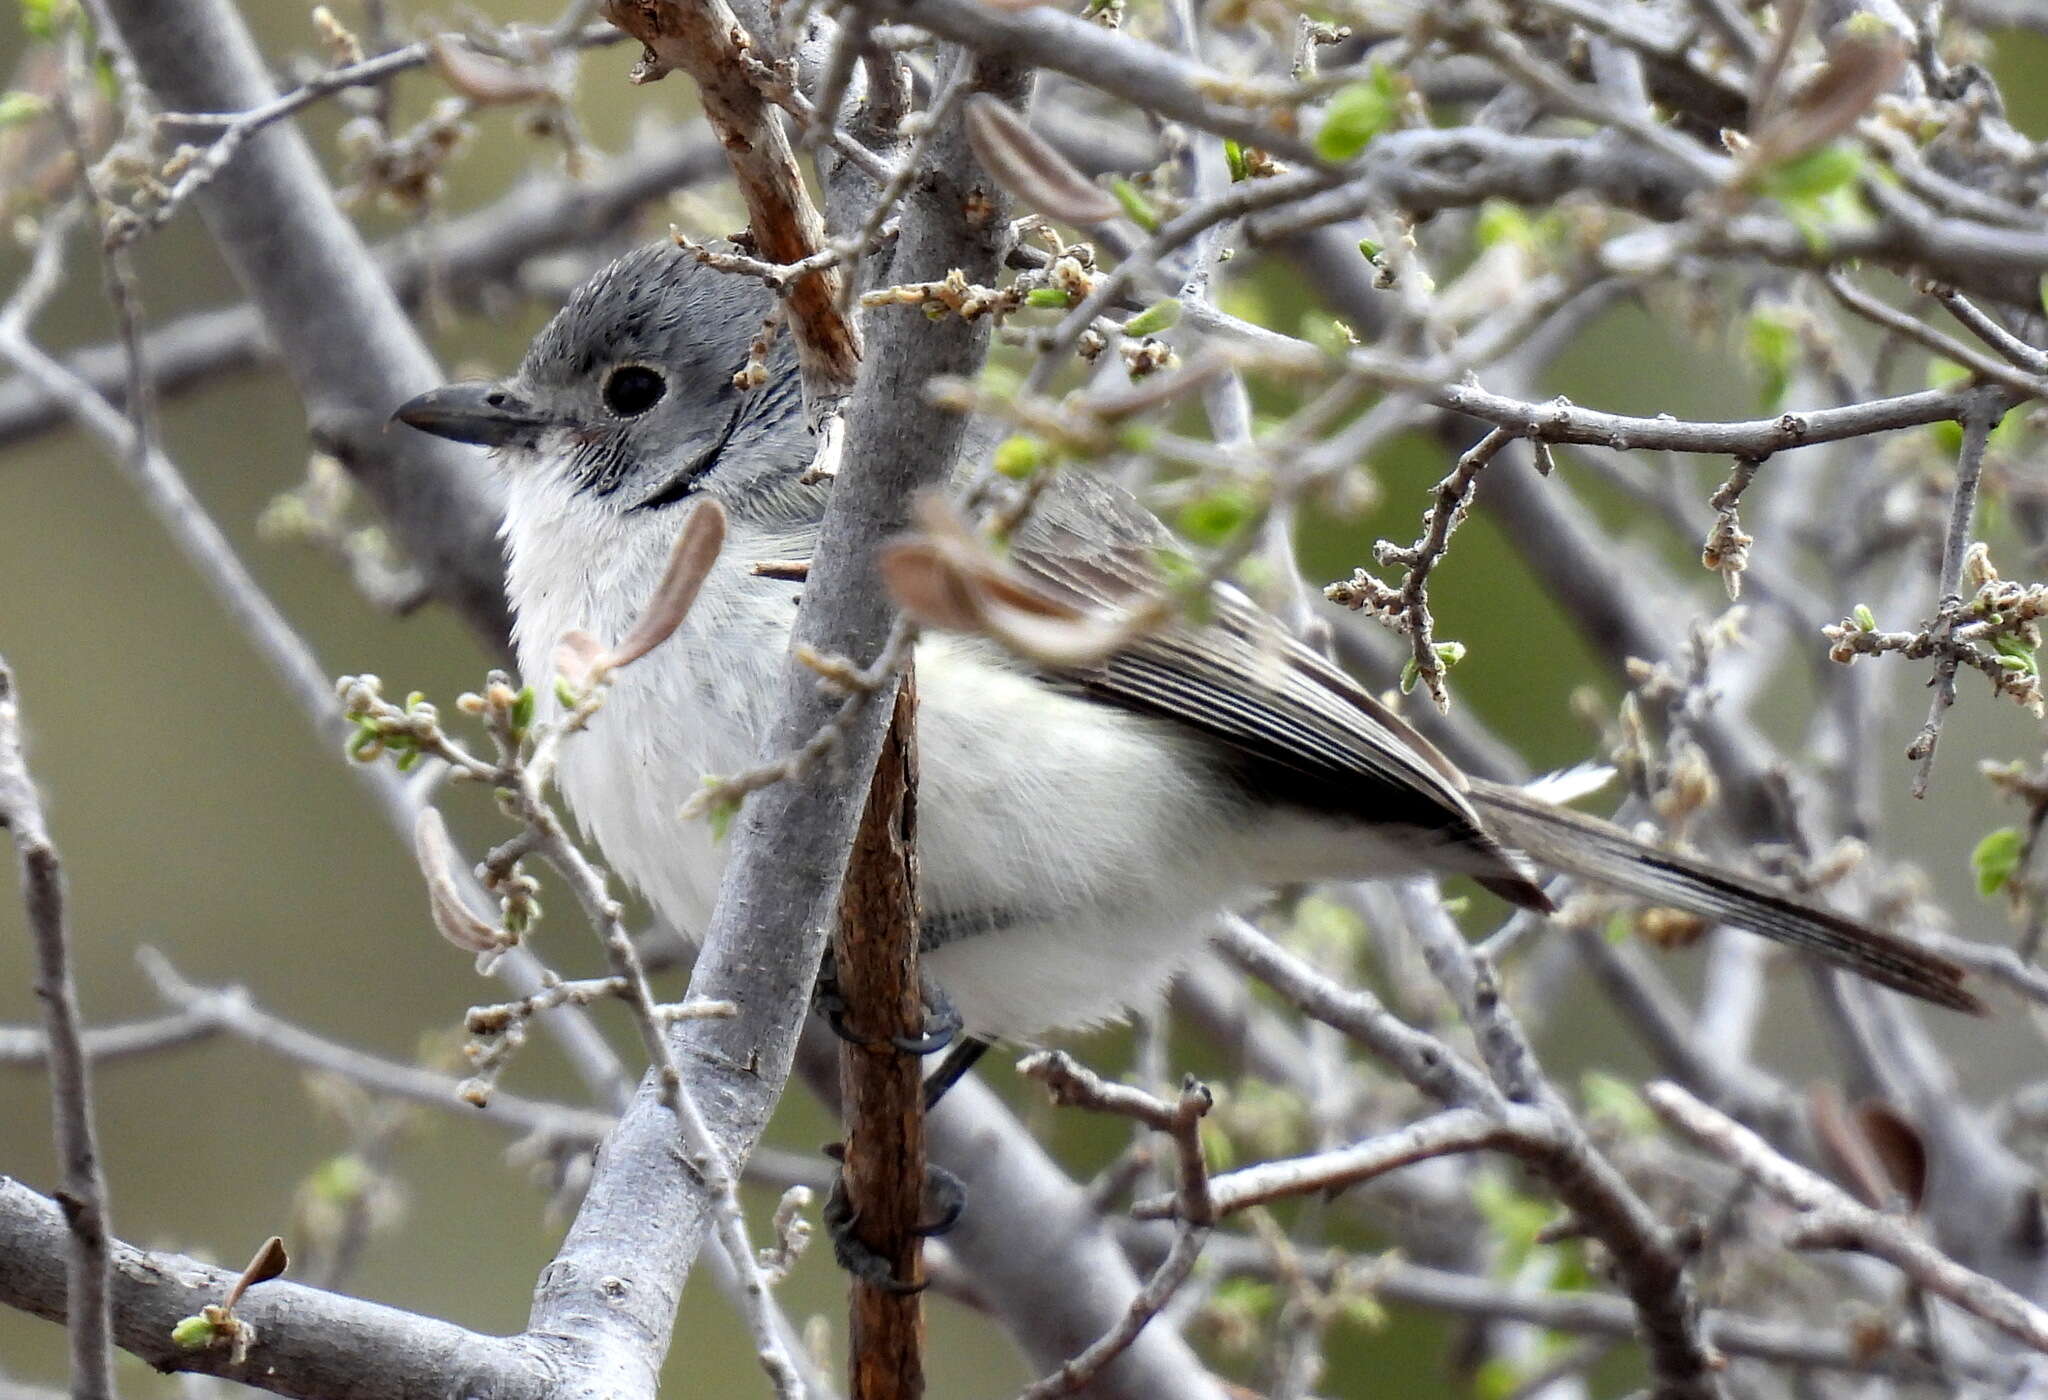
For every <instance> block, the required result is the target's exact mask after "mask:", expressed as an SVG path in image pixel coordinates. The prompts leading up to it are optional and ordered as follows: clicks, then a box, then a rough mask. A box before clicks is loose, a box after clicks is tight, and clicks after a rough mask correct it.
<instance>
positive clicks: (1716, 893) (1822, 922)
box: [1471, 780, 1985, 1016]
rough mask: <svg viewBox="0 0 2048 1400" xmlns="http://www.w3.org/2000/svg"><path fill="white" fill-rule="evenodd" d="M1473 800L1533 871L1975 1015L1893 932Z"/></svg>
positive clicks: (1940, 969)
mask: <svg viewBox="0 0 2048 1400" xmlns="http://www.w3.org/2000/svg"><path fill="white" fill-rule="evenodd" d="M1471 797H1472V802H1473V804H1474V805H1475V806H1476V807H1478V809H1479V812H1480V815H1481V817H1482V819H1483V820H1484V821H1485V823H1486V826H1487V829H1488V830H1489V831H1491V832H1492V833H1493V834H1494V835H1495V836H1498V837H1499V838H1500V840H1501V842H1502V844H1503V845H1507V846H1510V847H1513V848H1515V849H1517V850H1519V851H1521V852H1523V853H1524V854H1526V855H1527V856H1528V857H1529V858H1530V859H1531V860H1533V861H1535V862H1536V863H1537V864H1538V865H1544V866H1548V867H1550V868H1552V869H1554V870H1560V871H1563V872H1564V873H1566V874H1568V875H1579V876H1583V877H1585V878H1586V879H1588V880H1594V881H1597V882H1598V883H1600V884H1603V885H1607V886H1610V887H1611V888H1613V889H1617V890H1620V891H1622V892H1623V893H1625V894H1631V895H1634V896H1636V897H1637V898H1639V899H1644V900H1649V901H1651V902H1652V903H1656V904H1663V905H1670V906H1672V907H1674V908H1678V909H1683V910H1685V911H1686V912H1688V913H1692V914H1698V915H1701V916H1703V917H1705V918H1709V919H1713V920H1715V921H1716V922H1719V923H1725V924H1733V925H1734V926H1735V927H1736V928H1741V929H1747V930H1748V931H1749V932H1751V933H1756V934H1761V935H1763V936H1764V937H1765V938H1769V939H1774V940H1776V941H1777V942H1779V943H1783V944H1786V945H1788V946H1789V947H1793V948H1798V949H1801V950H1802V951H1804V952H1808V953H1812V954H1815V955H1816V956H1818V957H1821V958H1824V959H1826V960H1827V961H1828V962H1831V963H1833V964H1834V965H1835V966H1836V967H1839V968H1844V969H1846V970H1848V971H1850V972H1853V973H1856V974H1857V975H1858V976H1861V977H1867V978H1869V979H1870V980H1871V981H1873V982H1878V983H1882V984H1883V985H1884V986H1887V987H1891V988H1893V989H1895V990H1897V991H1901V992H1906V993H1909V994H1910V995H1913V996H1916V997H1919V998H1921V999H1922V1000H1925V1001H1931V1002H1934V1003H1935V1004H1937V1005H1940V1006H1947V1007H1951V1008H1953V1009H1954V1010H1957V1011H1967V1012H1970V1013H1972V1014H1973V1015H1978V1016H1981V1015H1983V1014H1984V1012H1985V1007H1984V1003H1983V1002H1981V1001H1979V1000H1978V999H1977V997H1976V996H1975V995H1974V994H1973V993H1972V992H1971V991H1970V990H1969V989H1968V988H1967V987H1965V986H1964V985H1963V981H1964V978H1965V976H1966V975H1967V974H1966V973H1965V971H1964V969H1963V968H1962V967H1961V966H1960V965H1959V964H1957V963H1954V962H1951V961H1950V960H1949V959H1947V958H1945V957H1942V956H1941V955H1940V954H1939V953H1934V952H1930V951H1929V950H1927V949H1925V948H1922V947H1921V946H1920V945H1919V944H1917V943H1909V942H1907V941H1906V940H1905V939H1903V938H1900V937H1898V936H1896V935H1894V934H1889V933H1886V932H1884V931H1883V930H1881V929H1876V928H1872V927H1871V926H1870V925H1868V924H1862V923H1858V922H1857V921H1856V920H1854V919H1849V918H1845V917H1843V916H1842V915H1840V914H1837V913H1834V912H1833V911H1831V910H1828V909H1823V908H1821V907H1820V906H1819V905H1817V904H1809V903H1807V902H1806V901H1805V900H1802V899H1798V898H1796V897H1794V896H1792V895H1788V894H1781V893H1779V892H1778V891H1776V890H1772V889H1769V888H1767V887H1766V886H1764V885H1761V884H1758V883H1757V882H1756V881H1755V880H1752V879H1750V878H1748V877H1747V876H1743V875H1738V874H1736V873H1735V872H1733V871H1730V870H1723V869H1721V868H1720V867H1718V866H1714V865H1710V864H1708V863H1707V862H1705V861H1702V860H1695V859H1693V858H1692V857H1691V856H1684V855H1678V854H1676V853H1674V852H1671V851H1664V850H1659V849H1658V848H1656V847H1655V846H1650V845H1646V844H1645V843H1643V842H1641V841H1638V840H1636V839H1635V838H1634V837H1633V836H1630V835H1629V834H1628V833H1627V832H1625V831H1623V830H1622V829H1621V828H1620V827H1618V826H1615V825H1614V824H1613V823H1611V822H1604V821H1601V820H1600V819H1599V818H1598V817H1589V816H1587V815H1586V814H1584V813H1583V812H1574V811H1571V810H1570V809H1568V808H1564V807H1559V806H1557V805H1556V804H1555V803H1551V802H1547V801H1545V800H1544V799H1542V798H1540V797H1537V796H1535V795H1533V794H1531V793H1527V792H1524V791H1522V789H1520V788H1516V787H1508V786H1505V785H1503V784H1500V783H1487V782H1480V781H1477V780H1475V781H1474V782H1473V784H1472V790H1471Z"/></svg>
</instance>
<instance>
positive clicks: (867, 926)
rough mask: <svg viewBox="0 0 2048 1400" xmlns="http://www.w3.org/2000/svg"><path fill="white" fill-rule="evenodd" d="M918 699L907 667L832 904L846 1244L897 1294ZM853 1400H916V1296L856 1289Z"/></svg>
mask: <svg viewBox="0 0 2048 1400" xmlns="http://www.w3.org/2000/svg"><path fill="white" fill-rule="evenodd" d="M916 703H917V696H916V686H915V684H914V678H913V676H912V674H911V672H910V670H909V668H908V666H907V665H906V667H905V670H904V674H903V681H902V684H901V685H900V686H899V687H898V688H897V691H896V712H895V715H894V717H893V718H892V720H891V721H890V726H889V736H888V738H887V740H886V741H884V743H883V746H882V754H881V758H880V759H879V761H878V762H877V763H876V765H875V778H874V782H873V784H872V785H871V786H870V787H869V789H868V801H867V807H866V809H865V810H864V811H863V812H862V814H861V821H860V832H859V834H858V835H857V836H856V837H855V838H854V843H853V854H852V858H851V861H850V863H849V864H848V866H847V871H846V883H845V885H844V887H843V888H842V889H841V891H840V896H839V931H838V933H837V935H836V936H835V937H834V939H833V954H834V957H835V959H836V961H837V964H838V975H839V993H840V995H841V997H842V998H843V999H844V1001H845V1006H846V1016H845V1026H846V1029H847V1031H848V1032H849V1033H850V1034H851V1035H852V1036H854V1037H857V1038H858V1039H857V1040H855V1039H848V1040H846V1041H845V1042H843V1043H842V1045H841V1046H840V1051H839V1084H840V1095H841V1098H842V1101H843V1102H844V1104H845V1114H846V1155H845V1159H844V1189H845V1192H846V1197H847V1201H848V1203H849V1204H850V1205H851V1206H852V1207H853V1209H854V1211H855V1215H854V1219H853V1223H852V1229H853V1233H854V1237H855V1238H856V1239H857V1240H859V1241H860V1243H861V1244H863V1245H865V1246H867V1248H869V1249H870V1250H872V1251H874V1253H875V1254H876V1255H877V1256H878V1257H880V1258H882V1259H884V1260H887V1261H888V1264H889V1269H890V1273H891V1275H892V1276H893V1277H894V1278H896V1279H897V1280H899V1281H900V1282H901V1283H903V1284H910V1285H916V1284H919V1283H921V1281H922V1275H921V1272H920V1270H921V1267H922V1261H921V1257H920V1249H919V1245H920V1239H919V1236H918V1234H917V1224H918V1219H919V1216H920V1215H921V1214H922V1211H923V1204H924V1177H925V1162H924V1106H923V1103H922V1097H923V1085H922V1083H921V1080H922V1074H921V1072H920V1066H919V1064H918V1060H917V1057H916V1056H915V1055H908V1054H905V1053H904V1052H903V1051H901V1050H898V1049H897V1048H896V1047H895V1046H894V1045H891V1044H890V1043H889V1038H890V1037H891V1036H915V1035H917V1034H919V1033H920V1032H921V1031H922V1030H923V1028H924V1001H923V997H922V996H921V995H920V991H919V986H918V977H917V934H918V907H917V847H916V834H917V816H916V811H917V797H916V795H917V748H916V742H915V731H914V729H913V725H912V716H913V713H914V711H915V709H916ZM851 1317H852V1321H851V1334H852V1359H851V1362H850V1364H849V1372H850V1382H849V1390H848V1395H849V1397H850V1400H918V1397H920V1396H922V1395H923V1394H924V1366H923V1359H922V1352H923V1345H924V1310H923V1307H922V1306H921V1304H920V1301H919V1297H918V1294H917V1293H916V1292H915V1291H905V1290H903V1289H900V1288H898V1289H891V1288H886V1287H882V1286H880V1285H878V1284H876V1283H873V1282H870V1281H867V1280H863V1279H859V1278H856V1279H854V1281H853V1296H852V1301H851Z"/></svg>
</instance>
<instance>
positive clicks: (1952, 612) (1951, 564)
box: [1906, 389, 2004, 797]
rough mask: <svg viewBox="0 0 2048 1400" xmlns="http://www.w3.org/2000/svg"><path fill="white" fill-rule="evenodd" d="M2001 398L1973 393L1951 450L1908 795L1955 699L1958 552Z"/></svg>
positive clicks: (1924, 778)
mask: <svg viewBox="0 0 2048 1400" xmlns="http://www.w3.org/2000/svg"><path fill="white" fill-rule="evenodd" d="M2003 403H2004V399H2003V398H2002V397H2001V396H2000V395H1999V394H1998V392H1997V391H1996V390H1993V389H1984V390H1980V391H1978V392H1977V393H1975V394H1973V395H1972V396H1971V398H1970V402H1969V405H1968V406H1967V407H1965V408H1964V410H1963V446H1962V450H1961V451H1959V452H1958V453H1957V454H1956V492H1955V496H1954V498H1953V500H1952V503H1951V504H1950V506H1949V517H1948V536H1947V538H1946V540H1945V541H1944V542H1943V544H1942V549H1941V582H1940V584H1939V586H1938V587H1937V588H1936V590H1935V595H1934V596H1935V607H1936V608H1938V609H1939V612H1938V613H1937V614H1936V616H1935V619H1934V626H1933V627H1932V628H1931V629H1930V630H1931V631H1932V632H1933V633H1934V637H1935V640H1936V642H1937V643H1938V645H1939V648H1940V649H1939V651H1938V653H1937V657H1936V660H1935V663H1934V700H1933V702H1932V703H1931V704H1930V705H1929V706H1928V709H1927V723H1926V724H1925V725H1923V726H1922V727H1921V729H1920V733H1919V735H1918V736H1917V737H1916V738H1915V739H1914V740H1913V742H1912V744H1911V745H1910V746H1909V747H1908V748H1907V750H1906V757H1908V758H1910V759H1913V760H1914V761H1915V762H1917V763H1918V764H1919V765H1920V767H1919V769H1918V771H1917V772H1915V773H1914V775H1913V796H1915V797H1925V796H1927V782H1928V779H1929V778H1931V777H1932V776H1933V774H1934V746H1935V745H1936V744H1937V743H1939V742H1940V741H1941V722H1942V720H1943V719H1945V718H1947V716H1948V711H1949V706H1951V705H1953V704H1955V702H1956V667H1957V665H1958V657H1957V655H1956V649H1955V646H1954V643H1953V638H1954V634H1955V630H1956V620H1957V619H1958V618H1959V617H1961V616H1962V611H1963V597H1962V586H1963V556H1964V555H1965V554H1967V553H1968V552H1969V549H1970V530H1971V527H1972V526H1973V525H1974V524H1975V523H1976V519H1977V485H1978V482H1979V481H1980V479H1981V478H1982V477H1983V475H1984V448H1985V446H1986V445H1987V444H1988V443H1989V442H1990V441H1991V427H1992V424H1994V423H1996V422H1997V421H1998V418H1999V409H2000V406H2001V405H2002V404H2003Z"/></svg>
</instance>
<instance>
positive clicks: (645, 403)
mask: <svg viewBox="0 0 2048 1400" xmlns="http://www.w3.org/2000/svg"><path fill="white" fill-rule="evenodd" d="M667 394H668V380H667V378H666V377H664V376H663V374H662V372H661V371H660V370H658V369H655V368H654V367H653V366H651V365H620V366H618V367H617V368H616V369H614V370H613V371H612V372H611V373H610V374H608V375H606V376H605V379H604V406H605V407H606V408H608V409H610V410H611V411H612V412H613V413H616V414H618V415H619V417H621V418H638V417H639V416H640V415H641V414H643V413H645V412H647V410H648V409H650V408H653V407H654V406H655V405H656V404H658V403H660V402H661V401H662V399H663V398H664V397H665V396H666V395H667Z"/></svg>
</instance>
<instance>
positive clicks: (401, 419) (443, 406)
mask: <svg viewBox="0 0 2048 1400" xmlns="http://www.w3.org/2000/svg"><path fill="white" fill-rule="evenodd" d="M391 418H392V421H393V422H397V423H407V424H410V425H411V426H413V427H415V428H418V429H419V430H420V431H421V432H423V433H432V434H433V435H434V436H435V437H444V438H449V439H452V440H453V441H455V442H473V443H475V444H477V445H478V446H479V447H531V446H533V445H534V442H535V440H536V439H537V438H538V437H539V435H540V430H541V429H543V428H545V427H547V426H549V425H550V424H551V423H553V422H554V420H553V419H552V418H550V417H549V416H548V415H547V414H545V413H542V412H540V411H539V410H538V409H536V408H535V407H534V406H533V405H532V404H530V403H528V402H527V401H526V400H525V399H522V398H520V397H519V395H517V394H515V393H513V392H512V391H511V390H510V389H507V388H506V387H505V386H504V385H502V384H447V385H443V386H442V387H441V388H439V389H429V390H427V392H426V393H424V394H421V395H420V396H419V397H418V398H416V399H409V400H407V401H406V402H405V403H404V404H401V405H400V406H399V409H398V411H397V412H396V413H394V414H392V415H391Z"/></svg>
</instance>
